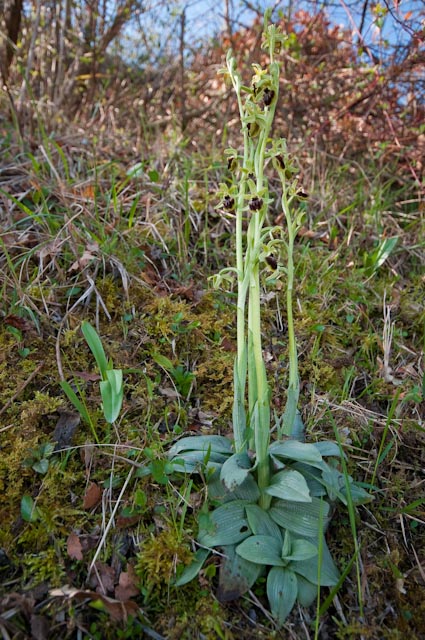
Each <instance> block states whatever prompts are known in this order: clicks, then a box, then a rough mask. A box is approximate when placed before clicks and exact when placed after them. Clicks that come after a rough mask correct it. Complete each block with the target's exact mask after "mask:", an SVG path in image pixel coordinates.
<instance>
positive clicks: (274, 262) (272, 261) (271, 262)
mask: <svg viewBox="0 0 425 640" xmlns="http://www.w3.org/2000/svg"><path fill="white" fill-rule="evenodd" d="M266 262H267V264H268V265H269V267H271V268H272V269H277V260H276V258H275V257H274V256H267V258H266Z"/></svg>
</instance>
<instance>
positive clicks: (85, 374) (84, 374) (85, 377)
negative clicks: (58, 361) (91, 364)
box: [72, 371, 101, 382]
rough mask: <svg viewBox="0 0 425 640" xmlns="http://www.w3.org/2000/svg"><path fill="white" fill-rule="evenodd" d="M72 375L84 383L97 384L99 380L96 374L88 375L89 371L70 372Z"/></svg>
mask: <svg viewBox="0 0 425 640" xmlns="http://www.w3.org/2000/svg"><path fill="white" fill-rule="evenodd" d="M72 375H73V376H74V377H75V378H81V380H85V381H86V382H97V381H98V380H100V379H101V377H100V375H99V374H98V373H90V372H89V371H72Z"/></svg>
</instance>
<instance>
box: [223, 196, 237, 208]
mask: <svg viewBox="0 0 425 640" xmlns="http://www.w3.org/2000/svg"><path fill="white" fill-rule="evenodd" d="M223 207H224V208H225V209H226V210H227V211H233V209H234V208H235V200H234V198H232V197H231V196H224V198H223Z"/></svg>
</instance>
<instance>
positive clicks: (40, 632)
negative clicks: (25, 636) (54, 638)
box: [31, 615, 50, 640]
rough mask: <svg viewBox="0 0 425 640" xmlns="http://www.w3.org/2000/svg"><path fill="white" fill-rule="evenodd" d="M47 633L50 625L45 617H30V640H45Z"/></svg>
mask: <svg viewBox="0 0 425 640" xmlns="http://www.w3.org/2000/svg"><path fill="white" fill-rule="evenodd" d="M49 631H50V623H49V621H48V619H47V618H46V617H45V616H37V615H32V616H31V638H34V640H47V638H48V637H49Z"/></svg>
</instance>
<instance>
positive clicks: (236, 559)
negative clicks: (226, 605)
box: [217, 545, 264, 602]
mask: <svg viewBox="0 0 425 640" xmlns="http://www.w3.org/2000/svg"><path fill="white" fill-rule="evenodd" d="M222 553H223V554H224V557H223V558H222V560H221V565H220V573H219V583H218V593H217V596H218V599H219V600H220V602H229V601H230V600H236V599H237V598H240V597H241V596H242V595H243V594H244V593H246V592H247V591H248V590H249V589H250V588H251V587H252V586H253V584H254V583H255V582H256V581H257V579H258V578H259V577H260V575H261V574H262V572H263V570H264V569H263V567H262V566H261V565H259V564H254V563H253V562H249V561H248V560H245V559H244V558H241V556H239V555H238V554H237V553H236V551H235V545H226V546H223V547H222Z"/></svg>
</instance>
